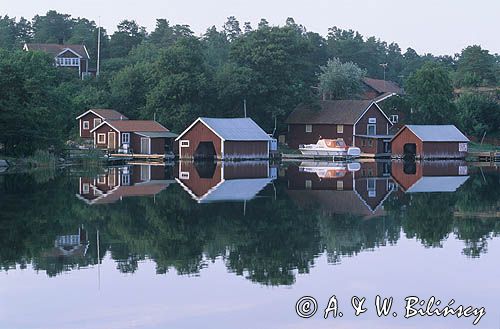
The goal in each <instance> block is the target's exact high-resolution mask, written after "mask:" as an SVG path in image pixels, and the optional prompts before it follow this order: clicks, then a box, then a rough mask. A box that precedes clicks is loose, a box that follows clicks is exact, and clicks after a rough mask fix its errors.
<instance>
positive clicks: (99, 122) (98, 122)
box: [94, 118, 102, 128]
mask: <svg viewBox="0 0 500 329" xmlns="http://www.w3.org/2000/svg"><path fill="white" fill-rule="evenodd" d="M101 123H102V120H101V119H100V118H94V128H95V127H97V126H98V125H100V124H101Z"/></svg>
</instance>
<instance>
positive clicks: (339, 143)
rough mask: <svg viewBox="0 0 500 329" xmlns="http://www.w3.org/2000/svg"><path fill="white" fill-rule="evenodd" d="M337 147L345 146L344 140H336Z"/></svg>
mask: <svg viewBox="0 0 500 329" xmlns="http://www.w3.org/2000/svg"><path fill="white" fill-rule="evenodd" d="M337 146H339V147H344V146H345V142H344V140H343V139H337Z"/></svg>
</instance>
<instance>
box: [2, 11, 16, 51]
mask: <svg viewBox="0 0 500 329" xmlns="http://www.w3.org/2000/svg"><path fill="white" fill-rule="evenodd" d="M15 44H16V20H15V19H13V18H10V17H9V16H7V15H5V16H4V17H1V16H0V48H4V49H12V48H14V46H15Z"/></svg>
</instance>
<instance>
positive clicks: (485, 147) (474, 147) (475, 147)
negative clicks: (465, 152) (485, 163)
mask: <svg viewBox="0 0 500 329" xmlns="http://www.w3.org/2000/svg"><path fill="white" fill-rule="evenodd" d="M492 151H500V146H495V145H491V144H482V145H481V144H479V143H474V142H470V143H469V152H492Z"/></svg>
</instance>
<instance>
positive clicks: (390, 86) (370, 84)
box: [362, 78, 403, 101]
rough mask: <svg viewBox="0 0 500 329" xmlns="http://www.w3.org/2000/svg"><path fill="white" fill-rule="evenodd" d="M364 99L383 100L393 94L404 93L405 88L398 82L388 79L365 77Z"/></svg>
mask: <svg viewBox="0 0 500 329" xmlns="http://www.w3.org/2000/svg"><path fill="white" fill-rule="evenodd" d="M362 82H363V94H362V98H363V99H371V100H374V99H377V100H378V101H382V100H383V99H385V98H388V97H391V96H393V95H401V94H403V89H401V87H399V86H398V84H397V83H395V82H393V81H388V80H380V79H372V78H363V80H362Z"/></svg>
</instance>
